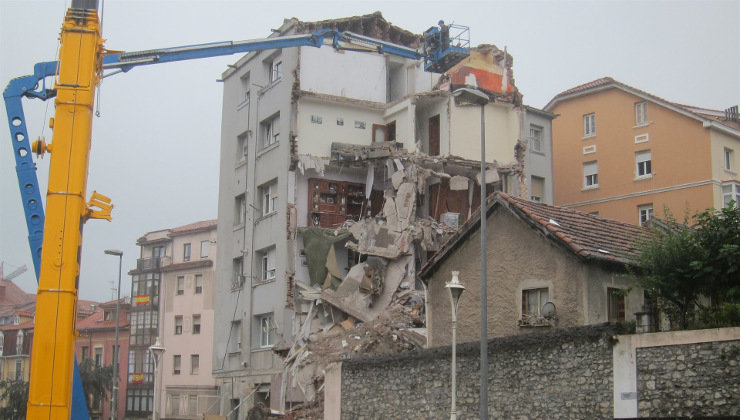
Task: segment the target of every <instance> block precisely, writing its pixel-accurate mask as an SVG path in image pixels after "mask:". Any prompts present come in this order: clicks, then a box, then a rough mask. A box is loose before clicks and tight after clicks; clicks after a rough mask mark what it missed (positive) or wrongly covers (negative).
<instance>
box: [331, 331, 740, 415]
mask: <svg viewBox="0 0 740 420" xmlns="http://www.w3.org/2000/svg"><path fill="white" fill-rule="evenodd" d="M697 346H698V347H697ZM488 348H489V357H488V359H489V404H490V406H489V414H490V417H491V418H530V419H539V418H543V419H544V418H591V419H599V418H604V419H605V418H637V417H645V416H650V417H665V416H669V417H670V416H688V417H695V416H718V417H728V418H729V417H731V416H734V415H740V365H738V360H740V357H738V354H740V328H723V329H713V330H698V331H678V332H667V333H653V334H640V335H616V330H615V327H614V326H613V325H599V326H589V327H576V328H568V329H560V330H548V331H542V332H534V333H531V334H525V335H519V336H511V337H502V338H496V339H493V340H490V342H489V346H488ZM479 350H480V346H479V344H478V343H465V344H459V345H458V374H457V378H458V379H457V380H458V393H457V409H458V411H457V412H458V418H476V417H477V414H478V389H479V388H478V387H479V372H478V371H479V363H478V361H479V359H480V353H479ZM450 361H451V350H450V347H437V348H432V349H425V350H420V351H416V352H409V353H403V354H395V355H389V356H378V357H364V358H357V359H350V360H345V361H343V362H342V363H341V364H336V365H334V366H332V368H331V369H327V372H326V376H325V406H324V409H325V411H324V418H325V419H332V420H335V419H380V418H382V419H416V418H419V419H422V418H445V417H447V416H449V408H450V401H451V400H450V398H451V395H450ZM675 366H678V367H675ZM674 367H675V369H674ZM686 399H693V400H695V401H696V403H693V402H688V403H685V400H686ZM684 406H690V408H689V409H687V408H686V407H684ZM733 413H734V414H733Z"/></svg>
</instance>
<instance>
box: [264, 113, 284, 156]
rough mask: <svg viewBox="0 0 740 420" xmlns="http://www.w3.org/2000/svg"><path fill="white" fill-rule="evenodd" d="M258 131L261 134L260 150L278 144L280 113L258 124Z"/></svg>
mask: <svg viewBox="0 0 740 420" xmlns="http://www.w3.org/2000/svg"><path fill="white" fill-rule="evenodd" d="M260 131H261V132H262V133H261V134H262V139H261V144H260V146H261V148H260V150H265V149H267V148H269V147H270V146H273V145H275V144H278V143H280V113H279V112H278V113H277V114H275V115H273V116H271V117H269V118H266V119H264V120H263V121H262V123H261V124H260Z"/></svg>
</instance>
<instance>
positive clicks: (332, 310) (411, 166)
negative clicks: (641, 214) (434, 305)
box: [213, 12, 552, 418]
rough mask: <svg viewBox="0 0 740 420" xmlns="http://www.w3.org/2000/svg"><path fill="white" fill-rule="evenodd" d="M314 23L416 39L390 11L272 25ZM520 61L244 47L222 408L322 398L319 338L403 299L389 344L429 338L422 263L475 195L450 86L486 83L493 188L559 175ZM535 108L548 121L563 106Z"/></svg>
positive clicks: (220, 292) (227, 255)
mask: <svg viewBox="0 0 740 420" xmlns="http://www.w3.org/2000/svg"><path fill="white" fill-rule="evenodd" d="M320 28H333V29H338V30H340V31H344V30H349V31H352V32H355V33H359V34H362V35H367V36H371V37H374V38H378V39H383V40H387V41H391V42H394V43H398V44H402V45H405V46H408V47H412V48H419V47H420V39H421V37H420V35H415V34H413V33H410V32H408V31H406V30H403V29H401V28H398V27H396V26H393V25H391V24H390V23H388V22H387V21H386V20H385V19H383V17H382V15H381V14H380V13H379V12H376V13H374V14H371V15H365V16H359V17H352V18H345V19H337V20H328V21H321V22H301V21H299V20H297V19H289V20H285V21H284V23H283V25H282V26H281V27H280V28H279V29H277V30H275V32H274V33H273V36H277V35H290V34H294V33H304V32H310V31H314V30H317V29H320ZM512 61H513V60H512V57H511V56H510V55H508V54H507V53H506V52H505V51H502V50H499V49H498V48H496V47H495V46H492V45H484V46H480V47H478V48H474V49H473V51H472V52H471V56H470V57H469V58H468V59H466V60H465V61H463V62H461V63H459V64H458V65H457V66H455V67H453V68H452V69H451V70H449V71H448V72H447V73H446V74H441V75H440V74H433V73H425V72H424V71H423V66H422V65H421V63H419V62H415V61H413V60H408V59H402V58H398V57H392V56H386V55H381V54H376V53H365V52H351V51H342V52H339V51H335V50H333V49H331V48H320V49H316V48H312V47H301V48H294V49H283V50H273V51H263V52H259V53H250V54H248V55H246V56H244V57H243V58H241V59H240V60H239V61H238V62H236V63H235V64H234V65H233V66H230V67H229V69H228V70H226V71H225V72H224V74H223V81H224V104H223V120H222V134H221V172H220V186H219V210H218V242H219V255H218V261H217V272H218V274H217V278H218V281H217V283H218V284H217V285H216V294H215V308H216V313H215V325H216V328H215V332H214V351H213V374H214V377H215V378H216V382H217V385H218V387H219V393H220V395H221V397H222V400H221V412H222V413H228V412H230V411H232V410H233V411H234V412H236V410H238V412H239V413H242V415H238V418H242V417H243V414H244V413H246V411H247V410H246V408H247V407H248V406H251V405H254V404H256V403H258V402H261V403H263V404H264V405H265V406H268V407H271V408H273V409H285V408H289V407H290V406H291V405H293V404H294V403H300V402H303V401H306V400H309V401H310V400H312V399H314V398H315V395H316V392H317V391H318V388H319V386H317V384H316V381H315V377H316V376H320V375H321V368H320V367H316V366H314V367H312V368H306V363H308V361H309V360H311V357H310V355H311V350H310V346H309V345H308V344H309V343H310V342H317V341H320V340H321V339H322V336H333V337H336V336H337V334H339V332H341V331H345V330H351V329H352V328H353V327H354V326H355V325H356V324H357V323H365V325H366V326H367V325H371V323H372V322H376V321H377V320H378V319H387V318H388V314H389V313H391V312H393V313H396V314H400V315H401V318H402V321H399V322H397V323H396V324H395V327H394V328H395V329H394V330H393V332H392V333H389V334H388V337H392V339H391V340H392V341H393V342H397V343H399V346H396V347H394V346H390V347H389V349H391V348H408V347H416V346H423V345H424V344H425V338H424V337H423V335H419V334H417V333H415V332H411V331H413V330H412V328H413V327H416V326H423V325H424V324H425V322H424V312H423V306H424V303H423V300H424V292H423V289H421V288H422V286H421V284H420V283H418V282H417V281H416V269H417V268H418V267H420V266H421V264H422V263H424V262H425V261H426V258H427V255H430V254H431V253H432V252H434V251H436V250H437V249H438V247H439V246H440V244H441V243H442V242H443V240H444V239H445V237H446V236H447V235H448V234H449V233H451V232H453V231H454V230H455V229H456V228H457V226H459V225H461V224H462V223H463V222H464V221H465V220H467V219H468V218H469V217H470V215H471V214H472V213H473V212H474V211H475V209H476V208H477V207H479V205H480V201H481V200H480V194H479V192H480V186H479V182H480V177H479V173H480V162H479V159H480V149H479V147H480V124H481V121H480V111H479V108H478V107H468V106H463V105H462V104H458V103H456V99H455V98H454V97H453V95H452V91H453V90H454V89H455V88H457V87H461V86H463V85H468V86H470V85H472V86H475V87H477V88H479V89H481V90H483V91H484V92H486V93H487V94H488V95H489V96H490V98H491V102H490V103H489V105H487V106H486V110H485V113H486V127H487V128H486V130H487V131H486V139H487V142H486V144H487V146H486V147H487V154H486V162H487V164H486V166H487V171H486V182H487V184H488V185H487V190H488V192H489V193H491V192H493V191H500V190H503V191H506V192H508V193H510V194H512V195H516V196H523V197H526V198H530V191H531V190H532V189H533V188H540V187H539V185H540V184H539V182H540V181H539V180H540V179H542V180H544V179H547V180H548V181H547V182H546V183H542V186H541V190H542V191H545V190H547V189H548V188H551V187H550V185H551V183H550V181H549V179H551V173H552V172H551V171H552V169H551V167H552V165H551V164H549V165H548V164H547V163H544V164H542V163H538V164H537V165H533V166H532V168H529V167H527V162H528V161H530V158H529V157H528V156H529V155H528V153H530V152H529V151H528V144H529V143H530V138H529V137H530V135H531V133H532V131H531V127H530V125H528V124H529V121H530V119H531V118H530V116H529V115H532V112H531V111H532V109H531V108H528V107H525V106H523V105H522V103H521V102H522V101H521V100H522V96H521V94H520V93H519V91H518V90H517V88H516V86H515V84H514V79H513V74H512ZM535 111H537V110H535ZM537 112H538V114H537V118H539V120H538V121H541V120H542V121H545V124H544V125H546V127H545V128H546V129H545V130H541V131H540V135H542V134H544V135H548V134H549V121H550V120H551V118H552V116H551V115H550V114H547V113H543V112H542V111H537ZM543 116H544V118H543ZM548 116H549V117H548ZM548 118H549V119H548ZM536 127H539V128H543V127H542V126H541V125H536V126H535V128H536ZM536 140H538V141H540V142H542V143H541V144H546V145H547V147H545V148H542V149H540V148H539V146H538V150H537V153H540V154H543V152H542V150H550V149H549V138H544V137H541V138H538V139H536ZM543 155H544V154H543ZM548 157H549V156H548ZM540 160H541V159H540ZM535 161H537V158H535ZM550 162H551V161H550ZM532 180H534V181H535V183H536V185H534V186H533V184H532ZM533 197H534V196H533ZM548 197H549V198H550V199H551V197H552V194H551V190H550V191H549V192H543V193H542V194H541V195H540V197H537V198H539V199H543V198H544V199H547V198H548ZM417 289H420V290H417ZM399 305H402V306H403V307H401V306H399ZM399 329H401V330H404V331H403V332H398V331H399ZM405 329H408V330H405ZM377 331H385V330H384V329H382V328H381V329H379V330H377ZM335 333H336V334H335ZM367 336H368V337H369V336H371V334H370V332H369V331H368V332H367ZM353 337H359V335H354V336H353ZM399 337H400V338H399ZM357 340H358V341H357V342H347V340H344V339H339V340H338V341H337V343H338V344H337V349H336V351H335V352H334V353H333V355H334V356H335V357H349V356H350V355H351V353H352V352H353V351H361V350H362V349H363V348H368V347H372V346H370V345H368V346H365V347H363V346H362V345H360V343H361V340H360V338H357ZM350 341H351V340H350ZM314 351H315V350H314ZM378 351H382V350H378ZM389 351H390V350H389ZM314 356H315V355H314ZM328 359H329V358H323V362H326V361H327V360H328ZM314 360H315V358H314ZM243 404H246V405H243ZM240 406H241V407H240ZM232 415H233V414H232Z"/></svg>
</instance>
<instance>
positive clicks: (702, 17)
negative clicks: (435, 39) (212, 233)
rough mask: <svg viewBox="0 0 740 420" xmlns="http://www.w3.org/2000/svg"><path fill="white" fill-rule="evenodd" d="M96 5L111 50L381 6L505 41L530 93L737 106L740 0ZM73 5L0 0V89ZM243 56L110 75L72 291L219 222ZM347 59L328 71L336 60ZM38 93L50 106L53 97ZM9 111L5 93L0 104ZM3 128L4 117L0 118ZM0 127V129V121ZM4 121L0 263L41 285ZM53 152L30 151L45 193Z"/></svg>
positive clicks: (409, 21)
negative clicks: (600, 88) (177, 231)
mask: <svg viewBox="0 0 740 420" xmlns="http://www.w3.org/2000/svg"><path fill="white" fill-rule="evenodd" d="M100 1H101V5H102V13H103V32H104V34H103V35H104V38H106V39H107V42H106V47H107V48H108V49H112V50H125V51H136V50H143V49H151V48H158V47H170V46H178V45H188V44H198V43H206V42H214V41H226V40H242V39H254V38H264V37H266V36H267V35H269V34H270V29H271V28H277V27H279V26H280V24H281V23H282V21H283V18H289V17H296V18H298V19H301V20H306V21H313V20H324V19H330V18H338V17H346V16H356V15H361V14H367V13H372V12H374V11H378V10H379V11H381V12H382V13H383V16H384V17H385V18H386V19H387V20H388V21H390V22H391V23H393V24H395V25H397V26H400V27H402V28H405V29H408V30H410V31H413V32H415V33H421V32H423V31H424V30H425V29H427V28H428V27H430V26H433V25H435V24H436V22H437V21H438V20H439V19H444V20H445V21H446V22H447V23H456V24H461V25H466V26H469V27H470V34H471V35H470V37H471V43H472V44H473V45H478V44H483V43H488V44H495V45H496V46H498V47H499V48H504V47H507V48H508V51H509V53H510V54H512V55H513V57H514V77H515V80H516V85H517V87H518V88H519V90H520V91H521V92H522V93H523V94H524V101H525V103H527V104H528V105H532V106H535V107H540V108H541V107H543V106H545V104H547V102H548V101H549V100H550V99H551V98H552V97H553V96H554V95H556V94H557V93H558V92H561V91H563V90H566V89H568V88H571V87H573V86H576V85H579V84H582V83H585V82H588V81H591V80H594V79H598V78H600V77H604V76H611V77H613V78H615V79H617V80H619V81H621V82H624V83H626V84H628V85H631V86H633V87H636V88H638V89H642V90H645V91H647V92H650V93H652V94H655V95H658V96H660V97H663V98H665V99H667V100H670V101H673V102H680V103H683V104H689V105H695V106H702V107H707V108H713V109H725V108H727V107H730V106H732V105H737V104H738V102H740V49H739V48H738V47H737V40H738V39H740V25H738V22H740V1H738V0H727V1H712V0H709V1H522V0H520V1H491V0H488V1H475V2H473V1H451V0H448V1H429V0H427V1H423V2H422V1H404V0H395V1H392V2H384V1H331V2H321V1H303V2H295V1H290V2H289V1H269V2H253V1H218V0H213V1H205V0H202V1H157V0H150V1H131V0H126V1H123V0H115V1H114V0H108V1H103V0H100ZM68 5H69V1H61V0H60V1H33V0H23V1H8V0H0V85H2V86H3V89H4V86H5V84H7V82H8V81H9V80H10V79H12V78H14V77H17V76H21V75H25V74H29V73H32V72H33V65H34V63H37V62H40V61H50V60H54V59H56V52H57V47H58V35H59V29H60V27H61V23H62V19H63V17H64V13H65V10H66V8H67V7H68ZM237 59H238V57H235V56H232V57H224V58H213V59H207V60H199V61H192V62H183V63H173V64H163V65H158V66H149V67H141V68H138V69H134V70H132V71H131V72H129V73H127V74H119V75H116V76H113V77H111V78H108V79H105V80H104V82H103V84H102V88H101V100H100V102H99V104H98V105H99V107H100V112H101V116H100V118H96V119H95V121H94V123H93V145H92V150H91V156H90V170H89V181H88V196H89V194H90V193H91V192H92V191H93V190H97V191H98V192H100V193H102V194H105V195H108V196H109V197H111V198H112V200H113V203H114V205H115V209H114V211H113V221H112V222H106V221H101V220H91V221H90V222H88V223H87V224H86V225H85V231H84V243H83V256H82V275H81V279H80V289H81V290H80V298H81V299H91V300H100V301H107V300H110V299H112V298H113V296H112V290H111V287H112V282H114V281H117V279H118V277H117V276H118V272H117V270H118V261H117V258H116V257H112V256H108V255H104V254H103V250H104V249H110V248H113V249H120V250H123V251H124V260H123V267H124V285H123V287H122V294H123V295H128V294H129V289H130V280H129V278H128V276H126V274H125V273H126V272H127V271H128V270H130V269H131V268H133V267H135V264H136V258H137V257H138V253H139V250H138V248H137V247H136V239H137V238H138V237H140V236H142V235H143V234H145V233H146V232H149V231H153V230H158V229H164V228H169V227H175V226H181V225H184V224H188V223H191V222H195V221H200V220H207V219H215V218H216V215H217V198H218V157H219V139H220V123H221V97H222V84H220V83H218V82H217V79H218V78H219V77H220V75H221V72H222V71H223V70H224V69H226V66H227V64H230V63H233V62H235V61H236V60H237ZM342 70H343V69H327V71H342ZM47 102H48V103H47ZM47 102H42V101H39V100H34V101H30V100H27V101H25V102H24V106H25V110H26V118H27V124H28V127H29V136H30V138H31V139H35V138H36V137H38V136H40V135H44V136H45V137H46V138H47V140H48V141H50V139H51V132H50V130H49V129H48V127H47V121H48V119H49V117H52V116H53V110H54V106H53V103H52V101H47ZM3 107H4V105H3ZM2 121H4V124H7V121H6V120H5V118H3V119H2ZM6 127H7V126H6ZM12 154H13V153H12V149H11V141H10V135H9V130H8V129H7V128H4V129H1V130H0V261H5V271H6V273H8V272H10V271H12V270H13V269H15V268H17V267H19V266H22V265H24V264H25V265H26V266H28V269H29V270H28V272H26V273H25V274H23V275H21V276H20V277H18V278H16V282H17V283H18V284H19V285H20V286H21V287H22V288H23V289H24V290H26V291H28V292H33V293H35V291H36V281H35V277H34V275H33V268H32V264H33V263H32V261H31V257H30V251H29V248H28V243H27V239H26V238H27V232H26V227H25V221H24V218H23V210H22V207H21V202H20V195H19V192H18V185H17V181H16V174H15V169H14V168H15V163H14V160H13V156H12ZM48 164H49V160H48V157H47V158H44V159H42V160H40V161H38V163H37V165H38V167H39V171H38V175H39V180H40V183H41V193H42V197H43V196H45V193H46V185H47V180H46V178H47V177H48Z"/></svg>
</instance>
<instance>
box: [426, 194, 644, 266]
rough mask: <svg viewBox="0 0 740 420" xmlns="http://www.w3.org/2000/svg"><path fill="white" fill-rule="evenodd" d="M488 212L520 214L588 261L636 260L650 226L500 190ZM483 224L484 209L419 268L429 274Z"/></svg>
mask: <svg viewBox="0 0 740 420" xmlns="http://www.w3.org/2000/svg"><path fill="white" fill-rule="evenodd" d="M487 202H488V211H487V214H489V215H490V214H491V212H492V210H493V209H494V208H495V207H503V208H506V209H508V210H509V211H511V212H513V213H514V214H515V215H517V216H519V217H520V218H521V219H522V220H523V221H525V222H526V223H528V224H529V225H530V226H532V227H534V228H536V229H538V230H540V231H541V232H542V233H544V234H545V237H546V238H548V239H550V240H553V241H555V242H557V243H559V244H560V245H562V246H564V247H565V248H566V249H568V250H570V251H571V252H573V253H574V254H576V255H578V256H579V257H581V258H583V259H585V260H592V261H601V262H607V263H614V264H618V265H625V264H630V263H633V262H634V261H635V259H636V257H637V256H638V252H639V251H638V249H637V246H636V245H637V243H638V242H639V240H640V239H643V238H647V237H648V236H649V235H650V231H649V230H648V229H647V228H644V227H640V226H635V225H630V224H627V223H622V222H617V221H615V220H609V219H603V218H601V217H598V216H594V215H590V214H586V213H581V212H579V211H575V210H571V209H567V208H564V207H556V206H550V205H547V204H542V203H535V202H532V201H528V200H523V199H520V198H514V197H510V196H509V195H507V194H504V193H501V192H497V193H494V194H492V195H490V196H489V197H488V200H487ZM479 227H480V210H479V211H477V212H476V213H475V214H473V215H472V217H471V218H470V219H469V220H468V221H467V222H466V223H465V224H464V225H462V226H461V227H460V229H458V231H457V232H456V233H455V234H454V235H453V236H452V237H450V238H449V239H448V240H447V242H446V243H445V244H444V245H442V247H441V248H440V250H439V251H437V253H436V254H434V255H433V256H432V258H430V259H429V261H427V263H426V264H424V266H423V267H421V269H420V270H419V275H420V276H421V277H427V276H428V274H431V272H433V270H434V267H435V266H437V265H438V264H439V263H440V262H441V261H443V260H444V259H446V258H447V256H448V254H449V253H451V251H452V250H453V249H455V248H457V246H458V244H459V243H461V242H462V241H464V240H466V238H467V237H469V234H470V233H471V232H474V231H476V230H477V229H478V228H479Z"/></svg>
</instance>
